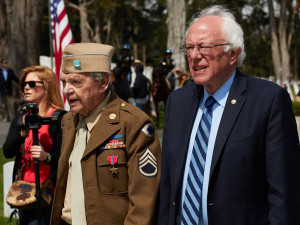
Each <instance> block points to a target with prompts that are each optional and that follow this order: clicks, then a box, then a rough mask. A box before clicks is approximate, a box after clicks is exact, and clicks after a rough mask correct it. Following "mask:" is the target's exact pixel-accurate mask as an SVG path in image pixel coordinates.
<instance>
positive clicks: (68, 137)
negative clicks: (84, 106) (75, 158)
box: [61, 114, 79, 160]
mask: <svg viewBox="0 0 300 225" xmlns="http://www.w3.org/2000/svg"><path fill="white" fill-rule="evenodd" d="M64 118H66V119H65V121H64V123H63V124H62V126H61V128H62V130H63V142H64V143H63V146H62V150H61V158H62V159H65V160H69V157H70V155H71V152H72V150H73V147H74V142H75V136H76V127H77V124H78V120H79V115H78V114H66V116H65V117H64Z"/></svg>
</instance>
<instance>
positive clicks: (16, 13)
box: [0, 0, 43, 76]
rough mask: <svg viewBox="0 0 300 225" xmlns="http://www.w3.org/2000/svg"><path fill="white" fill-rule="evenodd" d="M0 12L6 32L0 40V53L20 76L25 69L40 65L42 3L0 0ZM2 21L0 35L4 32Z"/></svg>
mask: <svg viewBox="0 0 300 225" xmlns="http://www.w3.org/2000/svg"><path fill="white" fill-rule="evenodd" d="M2 7H3V8H2ZM0 13H1V16H0V18H1V20H2V19H3V22H4V24H5V28H4V30H5V31H6V34H5V35H6V38H4V40H3V41H2V38H1V42H0V48H1V49H4V50H3V53H2V50H1V55H2V57H3V58H7V59H8V62H9V66H10V67H11V68H12V69H13V70H14V71H15V72H16V74H17V75H18V76H19V75H20V72H21V70H22V69H23V68H24V67H27V66H31V65H37V64H39V29H40V25H41V18H42V14H43V1H39V0H23V1H17V0H5V1H1V10H0ZM3 22H1V25H0V34H1V33H2V31H3V28H2V24H3ZM1 36H2V34H1ZM3 44H5V45H4V46H3Z"/></svg>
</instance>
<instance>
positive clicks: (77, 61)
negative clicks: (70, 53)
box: [73, 60, 81, 70]
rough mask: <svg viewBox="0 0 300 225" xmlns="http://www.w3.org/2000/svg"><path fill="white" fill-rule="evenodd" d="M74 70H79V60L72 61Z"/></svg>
mask: <svg viewBox="0 0 300 225" xmlns="http://www.w3.org/2000/svg"><path fill="white" fill-rule="evenodd" d="M73 64H74V68H75V70H81V66H80V60H73Z"/></svg>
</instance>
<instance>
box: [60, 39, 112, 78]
mask: <svg viewBox="0 0 300 225" xmlns="http://www.w3.org/2000/svg"><path fill="white" fill-rule="evenodd" d="M113 52H114V47H112V46H110V45H104V44H98V43H74V44H70V45H68V46H67V47H65V49H64V54H63V59H62V66H61V68H62V71H63V72H64V73H86V72H106V73H110V70H111V69H110V68H111V65H110V64H111V58H112V55H113Z"/></svg>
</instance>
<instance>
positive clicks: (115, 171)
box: [107, 155, 118, 174]
mask: <svg viewBox="0 0 300 225" xmlns="http://www.w3.org/2000/svg"><path fill="white" fill-rule="evenodd" d="M107 161H108V162H109V163H110V165H112V168H111V169H110V171H111V173H112V174H118V168H115V166H114V165H115V164H117V162H118V156H117V155H109V156H107Z"/></svg>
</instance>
